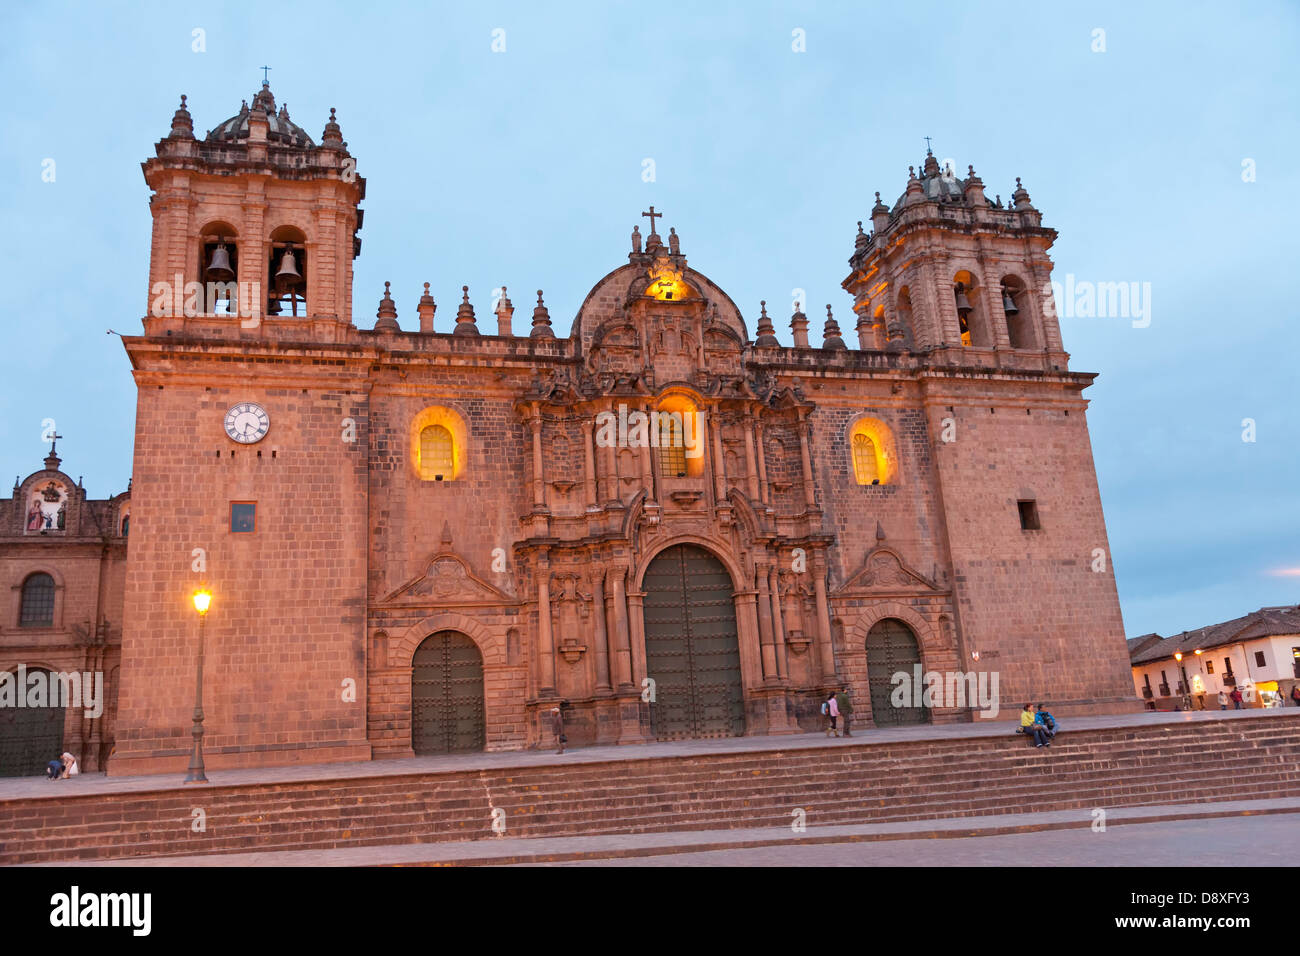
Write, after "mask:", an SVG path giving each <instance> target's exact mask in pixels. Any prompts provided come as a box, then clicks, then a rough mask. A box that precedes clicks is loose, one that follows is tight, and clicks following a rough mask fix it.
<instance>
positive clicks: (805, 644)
mask: <svg viewBox="0 0 1300 956" xmlns="http://www.w3.org/2000/svg"><path fill="white" fill-rule="evenodd" d="M785 643H786V646H787V647H789V648H790V652H791V653H792V654H802V653H804V652H805V651H807V650H808V648H809V646H810V645H811V644H812V638H811V637H807V636H806V635H805V634H804V632H803V631H789V632H788V633H787V634H786V636H785Z"/></svg>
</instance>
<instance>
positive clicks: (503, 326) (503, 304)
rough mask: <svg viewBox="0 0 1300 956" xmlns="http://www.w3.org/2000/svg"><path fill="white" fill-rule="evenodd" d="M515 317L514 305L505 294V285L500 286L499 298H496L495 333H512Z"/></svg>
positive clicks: (508, 334) (507, 334)
mask: <svg viewBox="0 0 1300 956" xmlns="http://www.w3.org/2000/svg"><path fill="white" fill-rule="evenodd" d="M514 317H515V307H514V304H513V303H512V302H511V301H510V297H509V296H508V295H506V287H505V286H502V287H501V298H500V299H499V300H497V335H506V336H510V335H514V334H515V333H514V330H513V327H512V323H513V321H514Z"/></svg>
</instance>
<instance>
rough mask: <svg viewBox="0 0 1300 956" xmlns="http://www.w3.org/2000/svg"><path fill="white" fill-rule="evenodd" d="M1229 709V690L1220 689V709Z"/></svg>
mask: <svg viewBox="0 0 1300 956" xmlns="http://www.w3.org/2000/svg"><path fill="white" fill-rule="evenodd" d="M1227 709H1228V692H1227V691H1226V690H1221V691H1219V710H1227Z"/></svg>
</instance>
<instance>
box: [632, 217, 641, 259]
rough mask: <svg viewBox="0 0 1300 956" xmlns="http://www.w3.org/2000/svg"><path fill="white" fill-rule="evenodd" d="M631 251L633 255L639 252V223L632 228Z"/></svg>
mask: <svg viewBox="0 0 1300 956" xmlns="http://www.w3.org/2000/svg"><path fill="white" fill-rule="evenodd" d="M632 251H633V252H634V253H635V252H640V251H641V225H640V224H639V223H638V224H637V225H635V226H633V227H632Z"/></svg>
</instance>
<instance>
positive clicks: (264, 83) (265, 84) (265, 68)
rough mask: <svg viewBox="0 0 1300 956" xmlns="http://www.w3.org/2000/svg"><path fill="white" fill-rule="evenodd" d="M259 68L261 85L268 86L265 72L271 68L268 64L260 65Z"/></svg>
mask: <svg viewBox="0 0 1300 956" xmlns="http://www.w3.org/2000/svg"><path fill="white" fill-rule="evenodd" d="M259 69H261V71H262V85H263V86H270V82H269V81H268V80H267V78H266V74H267V73H268V72H269V71H270V69H271V68H270V67H269V66H263V67H260V68H259Z"/></svg>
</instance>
